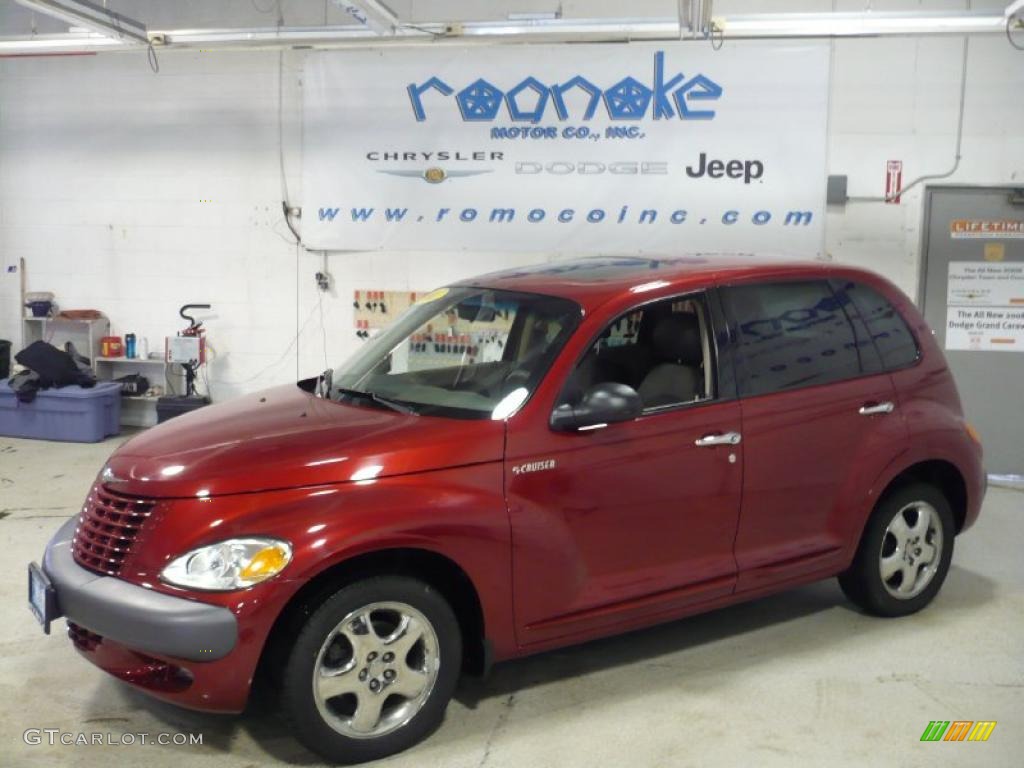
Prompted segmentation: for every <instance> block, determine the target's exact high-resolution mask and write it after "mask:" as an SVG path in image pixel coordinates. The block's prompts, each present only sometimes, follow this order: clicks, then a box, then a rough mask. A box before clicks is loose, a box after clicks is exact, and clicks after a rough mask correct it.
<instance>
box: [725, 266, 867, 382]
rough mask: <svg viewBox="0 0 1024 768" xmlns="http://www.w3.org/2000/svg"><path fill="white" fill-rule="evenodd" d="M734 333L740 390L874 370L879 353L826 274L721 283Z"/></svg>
mask: <svg viewBox="0 0 1024 768" xmlns="http://www.w3.org/2000/svg"><path fill="white" fill-rule="evenodd" d="M721 293H722V300H723V302H724V303H725V311H726V313H727V314H728V315H729V318H730V321H731V322H732V323H733V324H734V325H735V327H736V329H737V334H738V339H737V342H738V347H737V350H736V374H737V377H738V379H739V392H740V396H745V397H749V396H752V395H763V394H767V393H769V392H777V391H779V390H785V389H795V388H797V387H807V386H814V385H817V384H827V383H829V382H832V381H840V380H842V379H850V378H854V377H856V376H861V375H864V374H868V373H873V372H876V371H878V370H879V367H880V364H879V360H878V354H877V352H876V351H875V349H874V346H873V345H872V343H871V339H870V338H867V334H866V333H865V332H863V331H862V332H861V333H858V332H857V330H856V328H855V326H854V324H853V323H852V322H851V319H850V315H849V312H850V311H851V310H852V308H850V307H848V306H844V304H848V301H844V297H842V296H841V295H837V294H836V293H834V292H833V290H832V288H831V286H830V285H829V283H828V281H826V280H805V281H794V282H784V283H758V284H751V285H738V286H730V287H726V288H723V289H722V292H721Z"/></svg>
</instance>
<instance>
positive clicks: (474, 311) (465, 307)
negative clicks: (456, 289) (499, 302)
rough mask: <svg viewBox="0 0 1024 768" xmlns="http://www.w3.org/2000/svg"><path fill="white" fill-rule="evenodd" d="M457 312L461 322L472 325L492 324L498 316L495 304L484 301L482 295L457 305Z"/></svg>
mask: <svg viewBox="0 0 1024 768" xmlns="http://www.w3.org/2000/svg"><path fill="white" fill-rule="evenodd" d="M455 312H456V314H457V315H458V316H459V319H460V320H468V321H469V322H471V323H492V322H494V318H495V317H496V316H497V314H498V311H497V308H496V307H495V306H494V304H492V303H490V302H488V301H484V297H483V296H482V295H479V296H470V297H469V298H467V299H463V300H462V301H460V302H459V303H458V304H457V305H456V307H455Z"/></svg>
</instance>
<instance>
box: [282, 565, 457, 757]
mask: <svg viewBox="0 0 1024 768" xmlns="http://www.w3.org/2000/svg"><path fill="white" fill-rule="evenodd" d="M381 603H399V604H405V605H407V606H411V607H412V608H414V609H415V610H416V611H418V612H419V613H420V614H421V615H422V617H425V618H426V620H427V621H428V622H429V625H430V627H431V629H432V630H433V632H434V636H435V638H436V649H435V650H436V657H437V660H438V662H439V663H438V666H437V673H436V678H435V679H434V682H433V685H432V688H430V689H429V693H428V694H427V695H426V698H425V699H424V700H423V702H422V704H421V705H420V708H419V709H418V711H416V712H415V714H413V715H412V717H411V719H409V720H408V721H405V722H403V723H402V724H401V725H398V726H397V727H395V729H394V730H392V731H390V732H387V733H383V734H381V735H379V736H363V737H355V738H354V737H353V736H351V735H346V734H345V733H343V732H341V731H340V730H338V729H337V728H336V727H334V726H332V725H331V723H330V722H329V721H328V720H327V719H325V717H324V716H323V714H322V712H321V710H320V707H319V706H318V703H317V701H318V700H317V697H316V695H315V694H314V684H313V680H314V672H315V670H316V669H317V660H318V657H319V656H320V652H321V649H322V648H324V647H325V643H326V642H327V639H328V637H329V636H331V635H332V634H334V630H335V628H337V627H339V625H340V624H341V622H342V621H343V620H344V619H346V617H350V615H351V614H353V612H355V611H358V610H360V609H362V608H364V607H365V606H369V605H373V604H381ZM385 612H386V611H385ZM377 615H378V614H376V613H375V614H374V616H375V617H376V616H377ZM372 623H374V624H376V623H377V621H376V620H375V619H374V620H372ZM339 641H340V642H342V643H343V644H344V643H345V640H344V638H339ZM336 642H337V641H336ZM348 647H349V648H350V649H351V650H352V651H353V653H352V657H353V658H355V656H356V654H355V653H354V650H355V649H354V646H351V645H349V646H348ZM330 650H331V649H330V648H328V651H330ZM415 652H416V651H415V649H414V650H413V651H412V653H415ZM360 658H361V657H360ZM367 658H369V657H367ZM377 663H378V664H379V661H378V662H377ZM360 664H362V662H360ZM369 666H370V665H369V664H366V668H369ZM357 667H358V665H357ZM461 667H462V635H461V633H460V631H459V625H458V622H457V620H456V618H455V614H454V613H453V612H452V609H451V607H450V606H449V605H448V603H447V602H446V601H445V600H444V598H443V597H442V596H441V595H440V594H439V593H438V592H437V591H436V590H435V589H434V588H433V587H431V586H429V585H427V584H425V583H423V582H421V581H417V580H416V579H411V578H407V577H404V576H381V577H374V578H369V579H365V580H363V581H358V582H355V583H353V584H350V585H348V586H346V587H344V588H342V589H340V590H338V591H337V592H335V593H334V594H333V595H332V596H331V597H330V598H328V599H327V600H326V601H325V602H324V603H323V604H322V605H321V606H320V607H319V608H318V609H317V610H316V611H314V612H313V614H312V615H311V616H310V617H309V619H308V620H307V621H306V623H305V625H303V627H302V629H301V630H300V631H299V634H298V637H297V638H296V640H295V645H294V646H293V647H292V649H291V652H290V653H289V654H288V660H287V662H286V664H285V667H284V673H283V680H282V706H283V709H284V712H285V715H286V717H287V718H288V720H289V721H290V723H291V728H292V732H293V733H294V734H295V736H296V737H297V738H298V739H299V741H301V742H302V743H303V744H304V745H305V746H306V747H308V748H309V749H310V750H312V751H313V752H316V753H317V754H318V755H321V756H322V757H324V758H326V759H327V760H329V761H331V762H336V763H360V762H363V761H366V760H376V759H379V758H382V757H386V756H388V755H392V754H394V753H396V752H401V751H402V750H403V749H406V748H408V747H410V746H412V745H413V744H416V743H417V742H419V741H421V740H422V739H424V738H425V737H426V736H428V735H429V734H430V733H431V732H432V731H433V730H434V729H435V728H437V726H438V725H440V723H441V721H442V720H443V719H444V712H445V709H446V707H447V706H448V702H449V700H450V699H451V697H452V694H453V693H454V692H455V685H456V683H457V681H458V677H459V672H460V670H461ZM346 674H354V675H358V674H361V670H360V671H358V672H357V671H356V669H353V671H352V672H351V673H346ZM372 674H377V672H376V671H375V672H373V673H372ZM383 674H384V673H381V676H380V678H379V679H381V680H383V679H384V678H383ZM398 674H399V677H401V674H402V673H401V672H399V673H398ZM372 679H373V678H371V680H372ZM359 680H360V681H362V678H359ZM363 693H364V692H363V691H361V690H360V694H363ZM348 695H349V694H344V695H343V696H341V697H339V698H336V699H330V700H329V702H330V704H329V705H325V706H331V707H333V706H335V705H334V702H336V701H338V700H339V699H340V698H344V696H348ZM366 695H369V693H366ZM398 698H399V701H401V697H398ZM351 701H352V702H358V701H359V699H358V698H357V697H356V695H355V694H353V695H352V699H351ZM335 722H337V721H335ZM342 727H344V726H342Z"/></svg>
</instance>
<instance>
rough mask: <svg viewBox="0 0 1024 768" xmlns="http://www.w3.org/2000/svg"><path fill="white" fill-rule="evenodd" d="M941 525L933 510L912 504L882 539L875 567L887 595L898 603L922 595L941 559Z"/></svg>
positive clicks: (897, 515)
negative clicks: (879, 573) (876, 566)
mask: <svg viewBox="0 0 1024 768" xmlns="http://www.w3.org/2000/svg"><path fill="white" fill-rule="evenodd" d="M942 544H943V542H942V523H941V521H940V520H939V514H938V512H936V511H935V507H933V506H932V505H931V504H929V503H927V502H925V501H914V502H911V503H910V504H907V505H906V506H905V507H903V508H902V509H900V511H899V512H897V513H896V516H895V517H893V519H892V520H891V521H890V522H889V525H888V526H887V527H886V529H885V535H883V536H882V551H881V554H880V557H879V561H878V567H879V570H880V572H881V576H882V584H883V585H884V586H885V589H886V591H887V592H888V593H889V594H890V595H892V596H893V597H895V598H897V599H898V600H910V599H912V598H915V597H917V596H918V595H919V594H921V593H922V592H923V591H924V590H925V588H927V586H928V585H929V584H930V583H931V581H932V579H933V578H934V577H935V572H936V570H937V569H938V567H939V562H940V560H941V558H942Z"/></svg>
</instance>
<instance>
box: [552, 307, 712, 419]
mask: <svg viewBox="0 0 1024 768" xmlns="http://www.w3.org/2000/svg"><path fill="white" fill-rule="evenodd" d="M709 338H710V337H709V331H708V312H707V306H706V303H705V300H704V296H703V295H702V294H691V295H688V296H682V297H675V298H672V299H665V300H663V301H657V302H653V303H651V304H645V305H643V306H642V307H636V308H634V309H632V310H630V311H628V312H626V313H625V314H623V315H620V316H619V317H617V318H616V319H615V320H613V321H612V322H611V323H610V324H609V325H608V327H607V328H605V330H604V331H603V332H602V333H601V335H600V336H599V337H598V338H597V340H596V341H595V342H594V344H593V345H592V346H591V347H590V349H589V350H587V353H586V354H585V355H584V356H583V358H582V359H581V360H580V362H579V364H578V365H577V367H576V370H575V371H573V373H572V375H571V376H570V377H569V381H568V383H567V385H566V388H565V390H564V392H563V394H562V397H561V399H560V401H559V404H569V405H572V406H576V405H578V404H579V403H580V401H581V400H582V398H583V396H584V394H585V393H586V392H587V390H589V389H591V388H592V387H594V386H595V385H597V384H606V383H616V384H625V385H627V386H629V387H631V388H632V389H634V390H636V392H637V393H638V394H639V395H640V399H641V400H642V401H643V406H644V410H645V411H656V410H660V409H662V408H670V407H674V406H677V405H683V404H686V403H695V402H701V401H704V400H710V399H713V397H714V381H713V376H712V363H711V355H710V342H709Z"/></svg>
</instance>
